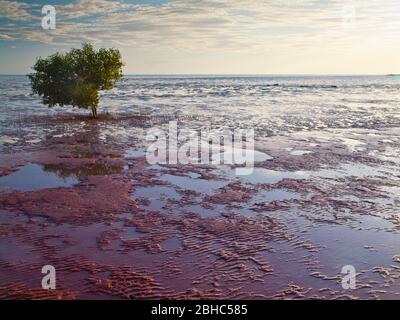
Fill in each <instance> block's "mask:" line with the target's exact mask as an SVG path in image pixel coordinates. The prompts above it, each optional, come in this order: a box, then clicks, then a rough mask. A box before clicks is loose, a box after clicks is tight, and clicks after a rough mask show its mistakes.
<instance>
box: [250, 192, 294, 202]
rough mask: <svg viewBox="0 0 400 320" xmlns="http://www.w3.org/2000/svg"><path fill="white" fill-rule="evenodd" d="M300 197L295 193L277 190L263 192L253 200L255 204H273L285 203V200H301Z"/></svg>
mask: <svg viewBox="0 0 400 320" xmlns="http://www.w3.org/2000/svg"><path fill="white" fill-rule="evenodd" d="M299 198H300V195H299V194H298V193H295V192H289V191H285V190H281V189H276V190H270V191H267V190H262V191H260V192H258V193H257V195H256V196H255V197H254V198H253V200H252V202H253V203H260V202H272V201H284V200H292V199H299Z"/></svg>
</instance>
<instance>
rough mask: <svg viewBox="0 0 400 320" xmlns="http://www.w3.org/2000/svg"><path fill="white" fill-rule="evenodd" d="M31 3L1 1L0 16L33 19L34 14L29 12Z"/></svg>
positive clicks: (14, 18)
mask: <svg viewBox="0 0 400 320" xmlns="http://www.w3.org/2000/svg"><path fill="white" fill-rule="evenodd" d="M28 8H29V5H28V4H26V3H23V2H17V1H8V0H2V1H0V17H2V18H7V19H11V20H26V19H32V15H31V14H29V13H28V11H27V9H28Z"/></svg>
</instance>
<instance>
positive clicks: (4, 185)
mask: <svg viewBox="0 0 400 320" xmlns="http://www.w3.org/2000/svg"><path fill="white" fill-rule="evenodd" d="M78 182H79V181H78V179H77V178H75V177H60V176H59V175H58V174H56V173H53V172H48V171H46V170H45V169H44V167H43V166H41V165H38V164H35V163H31V164H27V165H25V166H23V167H21V168H20V169H18V171H16V172H13V173H11V174H9V175H8V176H4V177H1V178H0V189H7V190H13V191H36V190H40V189H48V188H60V187H64V188H66V187H71V186H73V185H75V184H77V183H78Z"/></svg>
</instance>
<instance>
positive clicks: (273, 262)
mask: <svg viewBox="0 0 400 320" xmlns="http://www.w3.org/2000/svg"><path fill="white" fill-rule="evenodd" d="M384 81H389V80H382V79H370V78H367V79H358V78H357V79H341V78H339V79H336V78H333V79H329V78H328V79H279V78H278V79H276V78H272V79H269V78H265V79H258V78H254V79H253V78H244V79H224V78H222V79H220V78H213V79H195V78H185V79H176V78H173V79H163V78H161V79H154V78H145V79H137V78H133V79H128V80H127V81H126V82H125V83H123V84H122V85H121V86H120V87H119V88H118V89H116V90H115V91H113V92H111V93H109V94H107V95H105V96H104V97H103V98H102V101H104V106H103V108H104V110H105V112H106V111H107V112H109V113H108V114H106V113H104V114H103V115H102V116H101V117H100V119H99V120H98V121H94V120H92V121H90V120H87V118H86V116H85V115H84V114H82V113H80V112H68V111H59V110H57V111H58V113H56V112H54V111H53V110H51V109H50V110H47V109H44V108H43V107H41V106H40V105H39V102H38V101H36V100H35V99H34V98H32V97H30V96H29V95H28V93H27V92H28V89H27V88H28V86H27V84H26V82H25V79H23V78H18V77H17V78H8V79H7V81H5V80H4V79H3V81H2V82H1V86H3V87H4V88H5V87H13V88H19V89H18V90H20V91H19V92H18V94H19V96H20V98H18V99H16V98H15V95H16V93H15V92H13V91H12V90H9V91H7V92H6V91H5V90H3V93H2V95H3V97H2V98H3V100H2V101H3V102H2V106H1V108H2V109H1V119H0V120H1V122H2V127H1V128H2V129H1V133H0V134H1V139H0V141H1V154H0V298H2V299H7V298H35V299H41V298H42V299H82V298H94V299H104V298H111V299H114V298H115V299H126V298H129V299H156V298H180V299H183V298H189V299H190V298H215V299H220V298H227V299H266V298H272V299H360V298H363V299H364V298H365V299H380V298H389V299H399V298H400V209H399V208H400V207H399V205H400V168H399V157H400V130H399V127H400V117H399V115H400V114H399V111H398V108H397V103H395V102H393V101H391V100H390V99H389V100H388V101H386V100H385V101H383V102H377V101H378V100H377V99H374V101H372V100H373V99H372V96H371V97H368V95H366V94H365V93H364V91H363V90H366V89H365V88H366V87H368V86H367V85H369V87H371V86H372V84H374V88H375V89H374V90H375V91H374V95H373V97H375V98H376V97H377V96H378V97H379V95H380V94H382V95H384V96H385V97H394V95H395V93H394V92H395V91H396V95H397V92H398V89H399V88H398V87H399V84H397V83H396V82H395V80H390V81H392V82H390V81H389V83H386V82H384ZM382 82H383V84H382ZM327 83H328V84H333V85H329V86H328V85H326V84H327ZM371 83H372V84H371ZM16 84H18V85H19V86H17V85H16ZM275 84H277V85H275ZM351 86H353V87H351ZM349 87H350V88H349ZM4 88H3V89H4ZM21 88H22V89H21ZM182 88H183V89H182ZM128 89H129V90H128ZM391 90H392V91H393V95H391V92H392V91H391ZM122 93H124V94H122ZM163 93H165V95H163ZM166 93H169V95H166ZM328 94H329V97H330V99H329V100H328V101H326V100H325V101H322V100H321V97H320V96H321V95H322V96H323V95H328ZM221 95H222V96H223V99H221ZM317 95H319V98H318V97H317ZM144 96H146V97H148V98H146V99H144V98H143V97H144ZM12 97H14V98H12ZM369 98H370V100H371V101H367V100H368V99H369ZM343 99H345V100H346V99H347V100H346V101H344V100H343ZM295 100H296V101H302V105H299V104H297V109H293V110H292V111H293V112H291V113H290V114H289V113H288V112H287V110H288V109H287V108H289V106H290V105H291V104H290V102H291V101H292V102H293V101H295ZM21 101H23V103H22V102H21ZM252 103H253V104H252ZM21 105H22V106H23V107H27V106H29V107H28V108H27V110H28V111H27V110H25V114H23V113H22V109H21V108H22V107H21ZM250 105H251V106H252V107H246V106H250ZM6 106H7V107H8V108H9V109H7V110H5V108H6ZM229 106H232V107H229ZM272 106H274V107H272ZM107 107H109V108H108V109H107ZM210 108H215V110H209V109H210ZM223 108H228V110H226V109H225V111H224V110H223ZM229 108H230V109H229ZM257 108H258V109H257ZM395 108H397V109H395ZM260 109H261V110H262V111H263V113H262V116H260V115H259V114H260ZM36 110H39V111H38V112H36ZM257 110H258V111H257ZM294 110H297V113H296V112H294ZM396 110H397V111H396ZM227 111H231V112H227ZM384 111H385V112H384ZM386 112H387V113H390V116H388V115H387V114H386ZM224 114H225V115H224ZM244 115H245V116H244ZM171 119H173V120H177V121H178V123H179V124H180V125H182V126H185V127H189V128H201V127H202V125H204V123H205V121H206V122H207V121H208V122H207V123H208V124H209V126H210V127H212V128H216V129H218V128H221V127H223V126H224V125H225V126H230V127H236V126H243V125H248V126H252V127H254V128H255V129H256V150H257V153H256V154H257V155H258V161H256V163H255V169H254V171H253V173H252V174H251V175H248V176H237V175H236V174H235V170H234V169H235V168H234V167H233V166H227V165H224V166H206V165H154V164H153V165H151V164H148V162H147V161H146V158H145V152H144V148H145V145H144V136H145V134H146V130H147V129H148V128H151V127H154V126H159V127H163V126H166V125H168V121H170V120H171ZM48 264H50V265H53V266H54V267H55V268H56V270H57V289H56V290H49V291H47V290H42V289H41V286H40V284H41V279H42V276H43V275H42V274H41V269H42V266H43V265H48ZM345 265H352V266H354V267H355V269H356V270H357V284H356V289H354V290H346V289H343V288H342V285H341V281H342V278H343V274H341V271H342V267H343V266H345Z"/></svg>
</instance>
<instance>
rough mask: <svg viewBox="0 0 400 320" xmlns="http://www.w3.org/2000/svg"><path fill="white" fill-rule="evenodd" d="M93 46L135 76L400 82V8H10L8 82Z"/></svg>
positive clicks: (333, 1) (140, 1)
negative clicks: (398, 76) (115, 54)
mask: <svg viewBox="0 0 400 320" xmlns="http://www.w3.org/2000/svg"><path fill="white" fill-rule="evenodd" d="M44 5H52V6H54V8H55V10H56V15H55V19H56V28H55V29H54V30H45V29H43V28H42V18H43V17H44V16H45V15H44V14H42V7H43V6H44ZM83 42H90V43H93V44H94V45H95V46H96V47H114V48H118V49H120V50H121V53H122V57H123V60H124V62H125V67H124V73H126V74H388V73H400V59H399V57H400V1H399V0H355V1H348V0H325V1H323V0H280V1H278V0H115V1H114V0H72V1H70V0H40V1H39V0H24V1H8V0H0V73H1V74H17V73H18V74H19V73H29V72H30V70H31V69H30V68H31V66H32V65H33V64H34V62H35V60H36V58H37V57H39V56H41V57H45V56H47V55H49V54H52V53H54V52H57V51H66V50H69V49H70V48H72V47H79V46H80V45H81V43H83Z"/></svg>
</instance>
